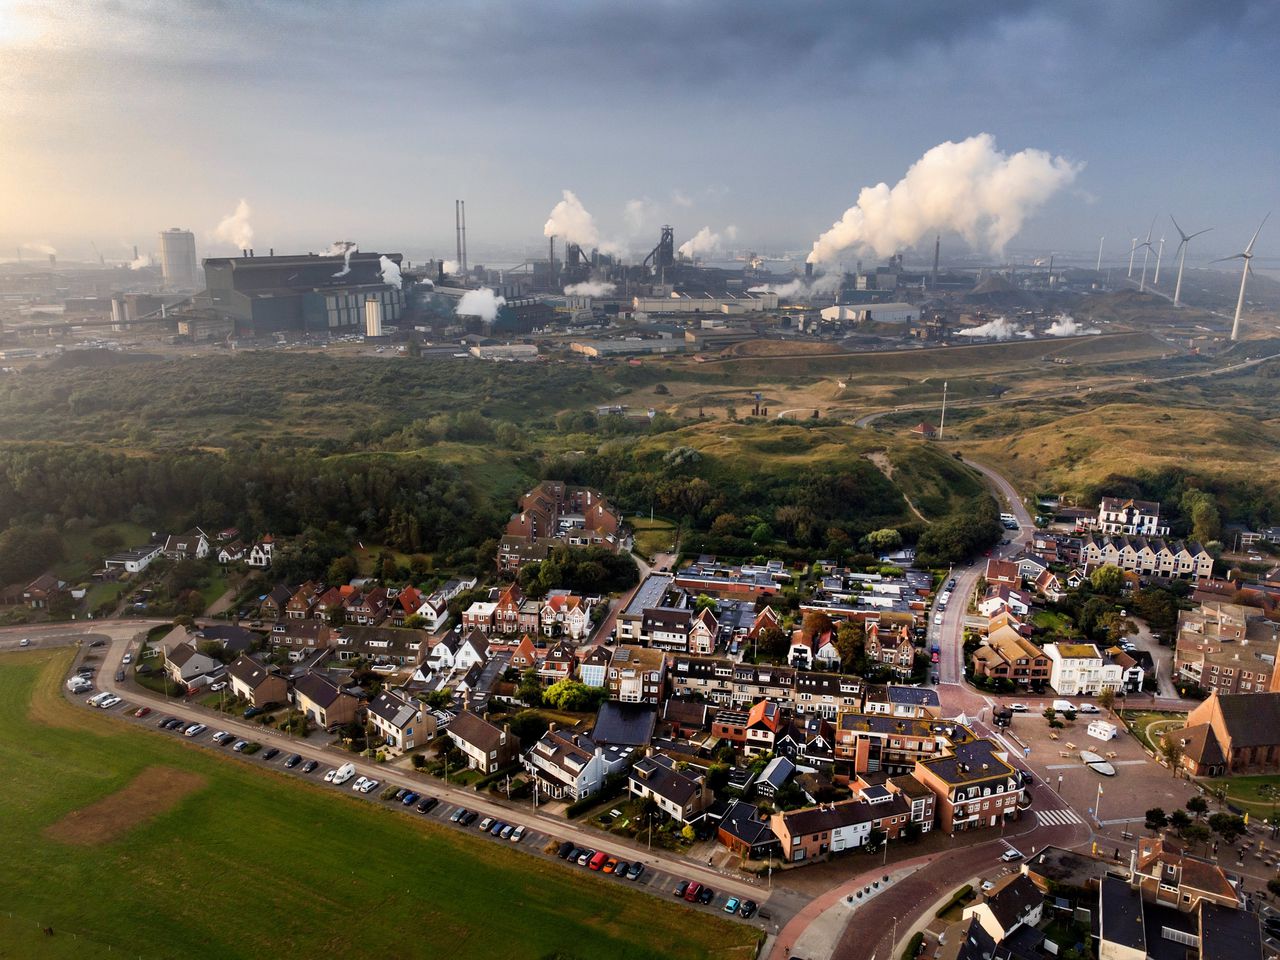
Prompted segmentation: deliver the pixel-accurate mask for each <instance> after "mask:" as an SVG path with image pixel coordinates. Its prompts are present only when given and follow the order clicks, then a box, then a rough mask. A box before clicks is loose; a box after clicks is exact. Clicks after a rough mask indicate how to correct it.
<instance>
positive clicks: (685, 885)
mask: <svg viewBox="0 0 1280 960" xmlns="http://www.w3.org/2000/svg"><path fill="white" fill-rule="evenodd" d="M688 891H689V881H688V880H681V881H680V882H679V883H677V884H676V888H675V889H674V890H672V891H671V892H672V894H673V895H675V896H676V897H683V896H684V895H685V894H686V893H687V892H688Z"/></svg>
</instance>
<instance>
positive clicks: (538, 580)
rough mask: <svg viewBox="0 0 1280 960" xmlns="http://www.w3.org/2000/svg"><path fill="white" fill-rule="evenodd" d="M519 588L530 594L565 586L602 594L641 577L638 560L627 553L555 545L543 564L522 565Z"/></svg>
mask: <svg viewBox="0 0 1280 960" xmlns="http://www.w3.org/2000/svg"><path fill="white" fill-rule="evenodd" d="M519 579H520V589H521V590H523V591H524V592H525V594H527V595H528V596H531V597H541V596H543V595H545V594H546V592H547V591H548V590H551V589H554V588H556V587H564V588H567V589H570V590H572V591H573V592H574V593H582V594H602V593H616V592H619V591H622V590H626V589H627V588H628V587H631V586H633V585H634V584H635V582H636V581H637V580H638V579H640V570H639V568H638V567H637V566H636V562H635V560H633V559H632V558H631V555H630V554H627V553H614V552H613V551H612V550H605V549H603V548H602V547H583V548H580V549H570V548H569V547H565V546H561V547H556V549H555V550H553V551H552V552H551V555H550V556H549V557H547V559H546V560H543V561H542V562H541V563H526V564H522V565H521V567H520V578H519Z"/></svg>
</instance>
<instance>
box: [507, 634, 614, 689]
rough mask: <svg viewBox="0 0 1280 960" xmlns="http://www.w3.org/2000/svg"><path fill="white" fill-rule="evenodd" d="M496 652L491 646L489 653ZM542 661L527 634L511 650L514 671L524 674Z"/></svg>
mask: <svg viewBox="0 0 1280 960" xmlns="http://www.w3.org/2000/svg"><path fill="white" fill-rule="evenodd" d="M494 652H495V651H494V645H493V644H490V645H489V653H490V654H491V655H492V654H493V653H494ZM540 659H541V658H540V657H539V655H538V650H537V648H536V647H534V645H533V641H532V640H531V639H529V635H528V634H527V633H526V634H525V635H524V636H522V637H521V638H520V642H519V643H517V644H516V645H515V648H514V649H512V650H511V659H510V660H509V661H508V662H509V663H510V664H511V667H512V669H514V670H518V671H520V672H521V673H524V672H525V671H526V670H529V669H532V668H536V667H537V666H538V662H539V660H540ZM603 685H604V683H603V680H602V682H601V683H598V684H596V686H603Z"/></svg>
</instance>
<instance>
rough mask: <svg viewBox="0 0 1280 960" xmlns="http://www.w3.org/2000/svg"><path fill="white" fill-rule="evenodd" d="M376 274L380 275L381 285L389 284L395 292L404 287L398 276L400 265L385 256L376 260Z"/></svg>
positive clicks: (401, 279)
mask: <svg viewBox="0 0 1280 960" xmlns="http://www.w3.org/2000/svg"><path fill="white" fill-rule="evenodd" d="M378 272H379V273H380V274H382V282H383V283H389V284H391V286H393V287H395V288H396V289H397V290H399V289H400V288H401V287H402V286H403V285H404V280H403V278H402V277H401V276H400V265H399V264H398V263H396V262H395V261H394V260H392V259H391V258H390V257H388V256H386V255H385V254H384V255H383V256H381V257H379V258H378ZM428 282H430V281H428Z"/></svg>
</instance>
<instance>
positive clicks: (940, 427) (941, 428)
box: [938, 380, 947, 440]
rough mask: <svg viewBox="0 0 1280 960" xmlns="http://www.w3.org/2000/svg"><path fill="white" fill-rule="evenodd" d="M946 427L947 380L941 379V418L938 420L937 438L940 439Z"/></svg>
mask: <svg viewBox="0 0 1280 960" xmlns="http://www.w3.org/2000/svg"><path fill="white" fill-rule="evenodd" d="M946 429H947V381H946V380H943V381H942V419H941V420H939V421H938V439H939V440H941V439H942V432H943V431H944V430H946Z"/></svg>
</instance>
